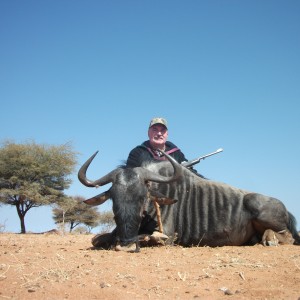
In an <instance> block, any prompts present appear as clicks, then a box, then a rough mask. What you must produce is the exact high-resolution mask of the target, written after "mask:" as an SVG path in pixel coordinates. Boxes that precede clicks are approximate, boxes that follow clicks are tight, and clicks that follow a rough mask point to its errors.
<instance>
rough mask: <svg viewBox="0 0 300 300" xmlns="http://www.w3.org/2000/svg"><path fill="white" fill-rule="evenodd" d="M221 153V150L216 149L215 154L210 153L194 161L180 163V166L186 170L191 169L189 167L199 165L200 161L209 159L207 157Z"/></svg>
mask: <svg viewBox="0 0 300 300" xmlns="http://www.w3.org/2000/svg"><path fill="white" fill-rule="evenodd" d="M222 151H223V149H222V148H220V149H218V150H217V151H215V152H212V153H209V154H206V155H204V156H201V157H199V158H196V159H193V160H190V161H187V162H184V163H182V165H183V166H185V167H187V168H188V167H191V166H193V165H195V164H197V163H199V162H200V161H201V159H205V158H206V157H209V156H212V155H215V154H218V153H220V152H222Z"/></svg>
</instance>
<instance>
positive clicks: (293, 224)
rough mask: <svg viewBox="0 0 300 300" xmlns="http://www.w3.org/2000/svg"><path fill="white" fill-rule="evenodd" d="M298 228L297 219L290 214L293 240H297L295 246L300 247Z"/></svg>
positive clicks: (290, 228) (289, 225)
mask: <svg viewBox="0 0 300 300" xmlns="http://www.w3.org/2000/svg"><path fill="white" fill-rule="evenodd" d="M296 226H297V221H296V218H295V217H294V216H293V215H292V214H291V213H290V212H289V224H288V229H289V231H290V232H291V234H292V236H293V238H294V239H295V242H294V245H300V235H299V233H298V231H297V227H296Z"/></svg>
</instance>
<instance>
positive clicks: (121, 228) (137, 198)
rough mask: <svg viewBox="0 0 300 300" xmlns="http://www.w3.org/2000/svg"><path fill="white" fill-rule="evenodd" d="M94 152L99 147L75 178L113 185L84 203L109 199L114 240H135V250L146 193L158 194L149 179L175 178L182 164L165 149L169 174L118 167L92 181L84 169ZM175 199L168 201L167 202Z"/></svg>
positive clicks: (89, 183)
mask: <svg viewBox="0 0 300 300" xmlns="http://www.w3.org/2000/svg"><path fill="white" fill-rule="evenodd" d="M97 153H98V151H97V152H96V153H95V154H93V155H92V156H91V157H90V158H89V159H88V160H87V161H86V162H85V163H84V164H83V165H82V167H81V168H80V170H79V172H78V179H79V181H80V182H81V183H82V184H84V185H85V186H87V187H98V186H103V185H106V184H108V183H112V186H111V188H110V189H109V190H107V191H105V192H103V193H101V194H99V195H97V196H95V197H93V198H91V199H88V200H86V201H85V203H87V204H89V205H99V204H102V203H104V202H105V201H106V200H107V199H112V202H113V213H114V218H115V222H116V225H117V227H116V237H115V238H116V243H119V244H120V246H121V247H122V246H128V245H132V244H134V243H135V244H136V250H137V251H138V231H139V227H140V224H141V221H142V213H143V209H144V204H145V202H146V201H147V197H148V196H149V195H150V196H151V194H152V196H154V197H157V192H154V191H151V190H149V189H148V185H147V183H148V182H149V181H153V182H156V183H169V182H171V181H175V180H176V179H177V178H178V177H179V176H180V175H181V172H182V168H181V166H180V165H179V164H178V163H177V162H176V161H175V160H174V159H173V158H172V157H170V156H169V155H168V154H166V153H164V154H165V155H166V157H167V159H168V160H169V161H170V162H171V164H172V166H173V168H174V174H173V175H172V176H169V177H165V176H162V175H160V174H158V173H155V172H151V171H149V170H147V169H145V168H142V167H136V168H127V167H120V168H117V169H115V170H113V171H112V172H110V173H108V174H107V175H105V176H103V177H101V178H100V179H97V180H95V181H91V180H89V179H87V177H86V171H87V169H88V167H89V165H90V163H91V162H92V160H93V159H94V157H95V156H96V155H97ZM162 200H164V199H162ZM174 202H175V201H174ZM174 202H172V201H171V202H170V203H174ZM128 247H129V246H128Z"/></svg>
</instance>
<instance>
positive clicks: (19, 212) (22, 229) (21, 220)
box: [16, 204, 26, 233]
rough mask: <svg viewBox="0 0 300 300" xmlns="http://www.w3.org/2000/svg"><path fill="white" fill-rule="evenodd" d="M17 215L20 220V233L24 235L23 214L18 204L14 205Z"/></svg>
mask: <svg viewBox="0 0 300 300" xmlns="http://www.w3.org/2000/svg"><path fill="white" fill-rule="evenodd" d="M16 209H17V213H18V216H19V219H20V225H21V232H20V233H26V227H25V212H24V211H23V209H22V207H21V205H20V204H17V205H16Z"/></svg>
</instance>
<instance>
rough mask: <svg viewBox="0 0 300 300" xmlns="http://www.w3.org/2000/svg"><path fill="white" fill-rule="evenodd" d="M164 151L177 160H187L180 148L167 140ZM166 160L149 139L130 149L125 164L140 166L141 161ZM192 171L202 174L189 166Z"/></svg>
mask: <svg viewBox="0 0 300 300" xmlns="http://www.w3.org/2000/svg"><path fill="white" fill-rule="evenodd" d="M165 152H166V153H167V154H169V155H170V156H172V157H173V158H174V159H175V160H176V161H177V162H179V163H182V162H184V161H188V160H187V159H186V158H185V156H184V154H183V153H182V152H181V150H180V149H179V148H178V147H177V146H176V145H174V144H173V143H171V142H169V141H167V142H166V150H165ZM160 160H166V157H165V156H164V155H161V156H160V153H159V152H157V151H155V150H154V149H153V148H152V147H151V145H150V142H149V141H145V142H143V143H142V144H141V145H139V146H137V147H135V148H134V149H132V150H131V151H130V153H129V156H128V158H127V163H126V165H127V166H128V167H131V168H134V167H140V166H141V165H142V163H143V162H152V161H160ZM189 169H190V170H191V171H192V172H193V173H195V174H196V175H198V176H200V177H202V178H203V176H202V175H200V174H198V173H197V171H196V170H194V169H193V168H192V167H191V168H189Z"/></svg>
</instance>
